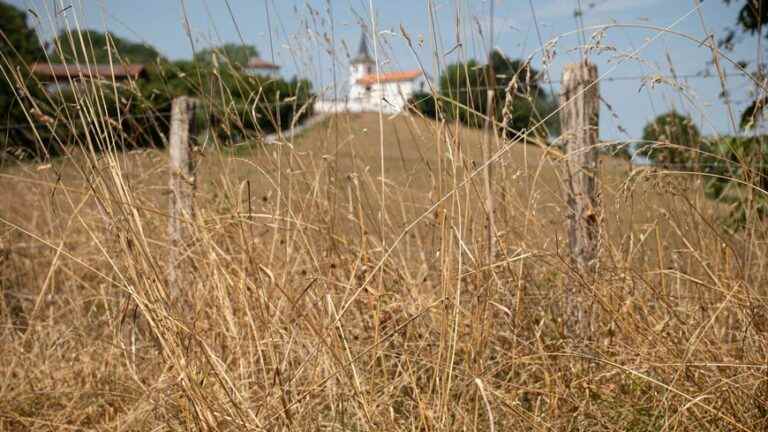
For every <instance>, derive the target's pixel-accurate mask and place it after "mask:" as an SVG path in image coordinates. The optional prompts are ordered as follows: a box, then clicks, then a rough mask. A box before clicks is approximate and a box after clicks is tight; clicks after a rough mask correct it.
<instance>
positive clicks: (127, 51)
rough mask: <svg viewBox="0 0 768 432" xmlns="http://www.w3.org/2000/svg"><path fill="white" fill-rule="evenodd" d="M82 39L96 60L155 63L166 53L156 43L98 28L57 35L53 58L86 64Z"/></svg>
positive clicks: (88, 51)
mask: <svg viewBox="0 0 768 432" xmlns="http://www.w3.org/2000/svg"><path fill="white" fill-rule="evenodd" d="M81 38H82V41H83V43H84V45H85V46H86V50H87V54H88V56H87V58H88V59H89V61H91V62H94V63H109V62H110V58H111V59H112V62H113V63H120V62H122V61H125V62H126V63H154V62H156V61H157V60H162V59H163V56H162V55H161V54H160V53H159V52H158V51H157V49H155V47H153V46H152V45H149V44H145V43H139V42H133V41H130V40H128V39H124V38H121V37H119V36H116V35H114V34H111V33H103V32H100V31H96V30H82V31H79V32H71V33H70V32H62V33H60V34H59V35H58V36H57V37H56V44H55V46H57V47H58V49H60V50H61V53H59V51H58V49H57V48H54V51H53V52H51V53H50V54H51V59H52V61H58V60H62V61H63V62H67V63H83V62H84V60H85V58H86V56H85V53H84V52H83V50H82V48H81V47H82V45H81V43H80V41H81Z"/></svg>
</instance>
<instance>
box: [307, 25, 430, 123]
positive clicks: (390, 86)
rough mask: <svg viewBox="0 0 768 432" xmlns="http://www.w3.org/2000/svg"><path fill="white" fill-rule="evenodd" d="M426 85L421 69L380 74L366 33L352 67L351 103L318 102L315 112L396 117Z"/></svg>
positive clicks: (362, 37) (350, 81)
mask: <svg viewBox="0 0 768 432" xmlns="http://www.w3.org/2000/svg"><path fill="white" fill-rule="evenodd" d="M423 85H424V74H423V73H422V71H421V70H418V69H414V70H405V71H392V72H379V73H377V72H376V62H375V60H374V59H373V58H372V57H371V55H370V52H369V50H368V42H367V41H366V38H365V34H364V33H363V35H362V36H361V38H360V45H359V47H358V50H357V55H356V56H355V57H354V58H352V60H351V61H350V65H349V96H348V99H347V100H345V101H318V102H317V103H316V104H315V111H320V112H340V111H349V112H366V111H373V112H378V111H383V112H385V113H389V114H394V113H398V112H400V111H403V109H405V107H406V104H407V103H408V99H410V97H411V96H412V95H413V93H414V92H415V91H417V90H419V87H420V86H421V87H423Z"/></svg>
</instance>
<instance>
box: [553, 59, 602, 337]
mask: <svg viewBox="0 0 768 432" xmlns="http://www.w3.org/2000/svg"><path fill="white" fill-rule="evenodd" d="M596 81H597V66H595V65H593V64H591V63H589V62H587V61H586V60H585V61H582V62H580V63H575V64H569V65H566V66H565V70H564V71H563V85H562V91H561V95H560V106H561V107H562V111H561V112H560V116H561V117H560V121H561V125H562V136H563V139H564V140H565V152H566V157H567V159H566V171H567V172H566V178H565V191H566V198H567V202H568V245H569V248H570V253H571V263H572V264H573V266H574V267H575V269H576V270H577V272H578V274H575V275H571V276H569V278H568V282H567V284H566V290H565V299H564V300H565V314H566V316H565V320H566V321H565V330H566V333H567V334H568V336H570V337H574V338H578V339H584V338H587V337H589V336H590V334H589V333H590V331H591V320H592V317H591V315H592V314H591V311H590V309H591V307H590V306H589V304H590V303H591V301H590V299H589V297H588V296H587V295H586V291H587V286H588V285H589V284H591V283H592V282H593V281H594V279H595V278H594V277H595V271H596V269H597V258H598V219H599V208H598V202H597V186H596V180H597V179H596V176H597V174H598V151H597V144H598V133H599V113H600V94H599V88H598V84H597V82H596Z"/></svg>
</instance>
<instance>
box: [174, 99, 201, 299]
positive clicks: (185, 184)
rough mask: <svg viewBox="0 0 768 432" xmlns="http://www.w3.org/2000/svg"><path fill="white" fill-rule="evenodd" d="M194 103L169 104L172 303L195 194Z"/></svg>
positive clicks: (192, 101)
mask: <svg viewBox="0 0 768 432" xmlns="http://www.w3.org/2000/svg"><path fill="white" fill-rule="evenodd" d="M195 105H196V103H195V100H194V99H192V98H189V97H186V96H182V97H178V98H176V99H174V100H173V102H172V104H171V131H170V139H169V140H168V141H169V142H168V147H169V153H170V181H169V187H170V202H169V213H170V220H169V224H168V238H169V241H170V254H169V259H168V296H169V298H170V299H171V300H172V301H175V300H176V299H177V298H178V296H179V293H180V290H181V286H180V285H181V281H180V276H179V275H180V273H181V272H180V269H179V265H180V261H181V259H180V257H181V255H182V253H183V251H182V249H183V245H184V242H185V234H186V231H187V229H185V225H186V224H187V223H185V220H186V221H188V220H190V219H191V218H192V216H193V211H194V207H193V202H192V199H193V195H194V192H195V161H194V156H193V154H192V148H191V143H190V137H192V136H194V133H195V130H194V120H195Z"/></svg>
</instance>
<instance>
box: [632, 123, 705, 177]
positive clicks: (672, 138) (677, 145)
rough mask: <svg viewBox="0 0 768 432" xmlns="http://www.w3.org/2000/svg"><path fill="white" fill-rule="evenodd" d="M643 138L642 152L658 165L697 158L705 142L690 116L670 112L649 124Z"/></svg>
mask: <svg viewBox="0 0 768 432" xmlns="http://www.w3.org/2000/svg"><path fill="white" fill-rule="evenodd" d="M643 141H644V143H643V145H642V146H641V147H640V148H639V149H638V153H639V154H640V155H643V156H646V157H647V158H649V159H650V160H652V161H653V162H654V163H656V164H660V165H665V166H669V165H680V164H687V163H688V162H690V161H691V160H692V159H693V155H694V154H695V150H697V149H699V147H700V144H701V134H700V133H699V129H698V128H697V127H696V125H695V124H694V123H693V120H691V118H690V117H686V116H684V115H682V114H679V113H677V112H675V111H670V112H667V113H664V114H661V115H660V116H658V117H656V118H655V119H654V120H653V121H652V122H650V123H648V124H647V125H646V126H645V128H644V129H643Z"/></svg>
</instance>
